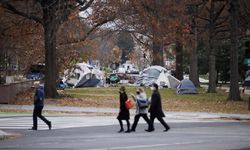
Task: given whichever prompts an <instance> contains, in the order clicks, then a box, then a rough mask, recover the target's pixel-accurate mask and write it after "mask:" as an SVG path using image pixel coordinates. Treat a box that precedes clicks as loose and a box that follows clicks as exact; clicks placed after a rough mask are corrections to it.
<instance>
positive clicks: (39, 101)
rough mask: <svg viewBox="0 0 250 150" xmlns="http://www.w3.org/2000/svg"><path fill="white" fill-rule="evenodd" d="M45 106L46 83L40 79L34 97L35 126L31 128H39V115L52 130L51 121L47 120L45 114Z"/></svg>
mask: <svg viewBox="0 0 250 150" xmlns="http://www.w3.org/2000/svg"><path fill="white" fill-rule="evenodd" d="M43 107H44V84H43V80H41V81H40V84H39V85H38V86H37V87H36V93H35V97H34V110H33V127H32V128H31V130H37V117H39V118H40V119H41V120H43V121H44V122H45V123H46V124H47V125H48V127H49V130H51V127H52V125H51V122H50V121H49V120H47V119H46V118H45V117H44V116H43V115H42V111H43Z"/></svg>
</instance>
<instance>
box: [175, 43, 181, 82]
mask: <svg viewBox="0 0 250 150" xmlns="http://www.w3.org/2000/svg"><path fill="white" fill-rule="evenodd" d="M175 70H176V78H177V79H179V80H183V49H182V44H181V43H180V42H179V41H177V42H176V69H175Z"/></svg>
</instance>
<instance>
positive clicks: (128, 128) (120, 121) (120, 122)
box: [118, 119, 130, 131]
mask: <svg viewBox="0 0 250 150" xmlns="http://www.w3.org/2000/svg"><path fill="white" fill-rule="evenodd" d="M118 121H119V124H120V127H121V130H124V128H123V123H122V120H121V119H118ZM126 122H127V131H130V122H129V120H128V119H127V120H126Z"/></svg>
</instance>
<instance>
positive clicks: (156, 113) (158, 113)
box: [149, 90, 165, 117]
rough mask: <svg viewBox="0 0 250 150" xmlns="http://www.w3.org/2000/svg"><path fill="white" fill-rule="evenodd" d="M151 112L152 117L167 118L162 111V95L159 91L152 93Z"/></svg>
mask: <svg viewBox="0 0 250 150" xmlns="http://www.w3.org/2000/svg"><path fill="white" fill-rule="evenodd" d="M149 112H150V117H165V115H164V112H163V111H162V104H161V95H160V93H159V92H158V90H157V91H154V92H153V93H152V96H151V105H150V108H149Z"/></svg>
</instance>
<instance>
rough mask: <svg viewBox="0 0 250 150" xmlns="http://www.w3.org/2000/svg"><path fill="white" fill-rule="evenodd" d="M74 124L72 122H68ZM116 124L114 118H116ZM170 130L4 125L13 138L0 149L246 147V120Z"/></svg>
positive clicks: (249, 149)
mask: <svg viewBox="0 0 250 150" xmlns="http://www.w3.org/2000/svg"><path fill="white" fill-rule="evenodd" d="M72 124H74V122H72ZM117 124H118V122H117ZM169 125H170V126H171V130H170V131H168V132H163V127H162V126H161V125H160V124H159V123H157V124H156V125H155V127H156V131H155V132H151V133H147V132H145V131H144V129H145V128H146V124H139V125H138V126H137V131H136V132H135V133H117V131H118V130H119V126H118V125H106V126H89V127H72V128H59V129H53V130H47V129H45V128H44V129H43V130H38V131H30V130H26V129H5V130H4V131H7V132H11V133H18V134H19V136H18V137H17V138H11V139H7V140H2V141H0V150H2V149H3V150H59V149H62V150H128V149H129V150H250V123H249V122H170V123H169Z"/></svg>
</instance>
